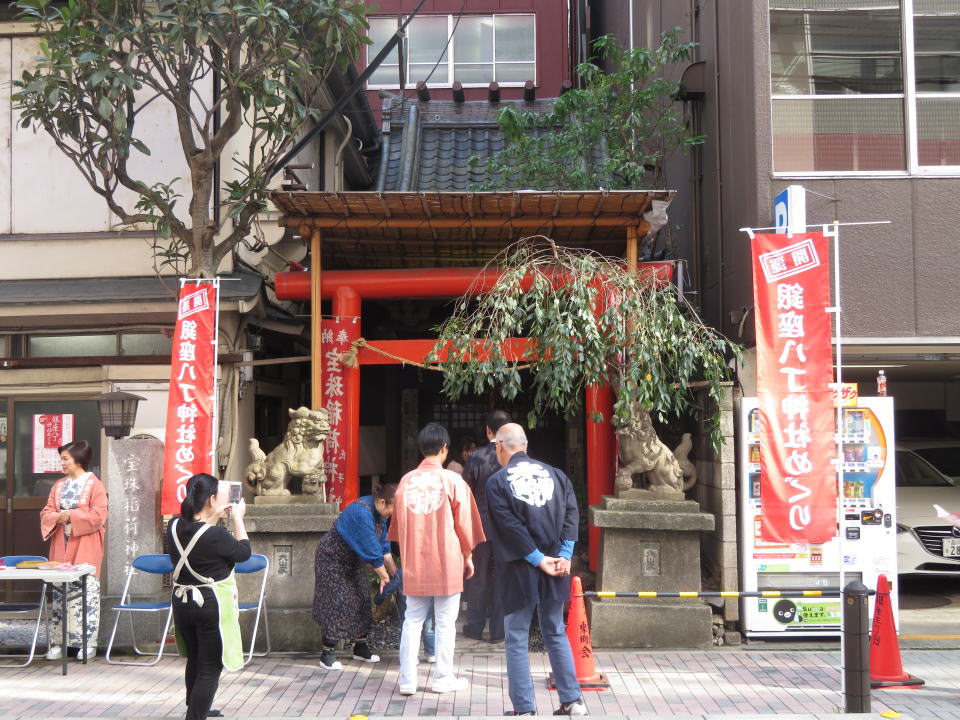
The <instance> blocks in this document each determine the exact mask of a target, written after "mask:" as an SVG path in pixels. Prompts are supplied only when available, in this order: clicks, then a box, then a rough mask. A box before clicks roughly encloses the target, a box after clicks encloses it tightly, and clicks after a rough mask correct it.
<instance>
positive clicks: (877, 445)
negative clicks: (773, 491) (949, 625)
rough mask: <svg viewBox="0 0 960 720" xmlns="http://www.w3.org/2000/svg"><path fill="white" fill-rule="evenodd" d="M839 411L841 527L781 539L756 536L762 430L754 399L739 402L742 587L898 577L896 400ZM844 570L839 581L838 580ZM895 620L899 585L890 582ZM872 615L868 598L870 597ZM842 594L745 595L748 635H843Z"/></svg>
mask: <svg viewBox="0 0 960 720" xmlns="http://www.w3.org/2000/svg"><path fill="white" fill-rule="evenodd" d="M854 402H855V403H856V404H855V405H851V406H850V407H844V408H842V422H841V427H840V428H839V431H840V432H841V433H842V437H843V439H842V443H843V490H842V492H841V493H840V495H841V496H840V498H839V502H840V509H841V513H840V516H839V518H840V520H839V522H840V527H839V528H838V533H837V535H836V537H834V538H833V539H832V540H830V541H829V542H826V543H817V544H809V545H807V544H799V545H793V544H780V543H769V542H763V541H761V540H760V522H761V520H760V510H761V507H762V504H763V497H762V496H761V494H760V435H759V421H758V417H757V412H758V410H757V399H756V398H743V400H742V401H741V405H740V415H739V420H740V433H739V438H740V440H739V446H740V447H739V458H740V463H739V482H738V483H737V486H738V496H739V503H740V520H741V522H740V548H741V552H740V555H741V564H740V567H741V572H742V585H741V588H742V589H743V590H745V591H758V590H760V591H762V590H785V589H796V590H816V589H825V588H838V587H841V581H842V582H843V584H846V583H849V582H850V581H852V580H854V579H859V580H860V581H861V582H863V583H864V584H865V585H866V586H867V587H868V588H871V589H873V588H876V586H877V577H878V576H879V575H881V574H884V575H886V576H887V578H889V579H890V580H891V581H895V579H896V575H897V547H896V543H897V540H896V534H897V530H896V527H897V519H896V486H895V482H894V475H895V467H896V463H895V461H894V441H893V438H894V435H893V398H888V397H868V398H856V399H855V400H854ZM841 570H842V573H841ZM841 574H842V578H841ZM892 585H893V588H894V591H893V592H892V593H891V602H892V605H891V607H892V608H893V611H894V613H893V615H894V617H895V618H896V617H897V598H896V582H892ZM870 606H871V613H872V611H873V599H872V598H871V605H870ZM840 608H841V604H840V598H816V597H810V598H744V599H743V600H742V608H741V618H742V621H743V625H744V630H745V632H746V635H747V636H748V637H775V636H783V635H784V634H788V635H790V636H795V637H803V636H820V637H823V636H832V635H839V633H840Z"/></svg>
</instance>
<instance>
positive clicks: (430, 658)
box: [423, 655, 437, 663]
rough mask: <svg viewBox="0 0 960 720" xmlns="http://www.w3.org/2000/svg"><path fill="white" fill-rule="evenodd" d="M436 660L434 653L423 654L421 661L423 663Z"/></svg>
mask: <svg viewBox="0 0 960 720" xmlns="http://www.w3.org/2000/svg"><path fill="white" fill-rule="evenodd" d="M436 661H437V656H436V655H424V656H423V662H425V663H435V662H436Z"/></svg>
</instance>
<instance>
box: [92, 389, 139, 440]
mask: <svg viewBox="0 0 960 720" xmlns="http://www.w3.org/2000/svg"><path fill="white" fill-rule="evenodd" d="M93 399H94V400H96V401H97V410H98V412H99V413H100V425H101V426H102V427H103V432H104V433H106V434H107V435H108V436H109V437H112V438H115V439H119V438H123V437H126V436H127V435H129V434H130V430H131V429H132V428H133V425H134V423H135V422H136V419H137V405H138V404H139V403H140V401H141V400H146V398H144V397H140V396H139V395H134V394H132V393H127V392H108V393H101V394H100V395H96V396H94V397H93Z"/></svg>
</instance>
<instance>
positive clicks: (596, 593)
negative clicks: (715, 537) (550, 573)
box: [583, 588, 876, 599]
mask: <svg viewBox="0 0 960 720" xmlns="http://www.w3.org/2000/svg"><path fill="white" fill-rule="evenodd" d="M869 594H870V595H875V594H876V591H870V592H869ZM840 596H841V591H840V588H827V589H825V590H758V591H739V590H707V591H703V592H645V591H640V592H613V591H604V590H588V591H585V592H584V593H583V597H598V598H664V599H676V598H805V597H819V598H838V597H840Z"/></svg>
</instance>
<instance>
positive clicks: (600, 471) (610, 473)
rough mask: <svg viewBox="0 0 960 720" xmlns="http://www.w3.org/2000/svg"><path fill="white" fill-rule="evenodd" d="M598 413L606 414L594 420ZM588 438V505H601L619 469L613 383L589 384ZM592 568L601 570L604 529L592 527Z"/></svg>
mask: <svg viewBox="0 0 960 720" xmlns="http://www.w3.org/2000/svg"><path fill="white" fill-rule="evenodd" d="M594 413H600V414H601V415H603V420H602V421H601V422H594V420H593V418H594ZM584 416H585V417H584V422H585V423H586V433H585V436H586V437H585V441H586V447H587V507H585V508H582V510H581V512H589V506H591V505H599V504H600V501H601V499H602V498H603V496H604V495H612V494H613V489H614V475H615V474H616V471H617V452H616V445H617V440H616V435H615V434H614V432H613V389H612V388H611V387H610V386H609V385H601V386H594V387H588V388H587V390H586V393H585V398H584ZM588 532H589V538H590V569H591V570H596V569H597V562H598V560H599V558H600V528H598V527H594V526H593V525H592V524H591V525H590V526H589V530H588Z"/></svg>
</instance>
